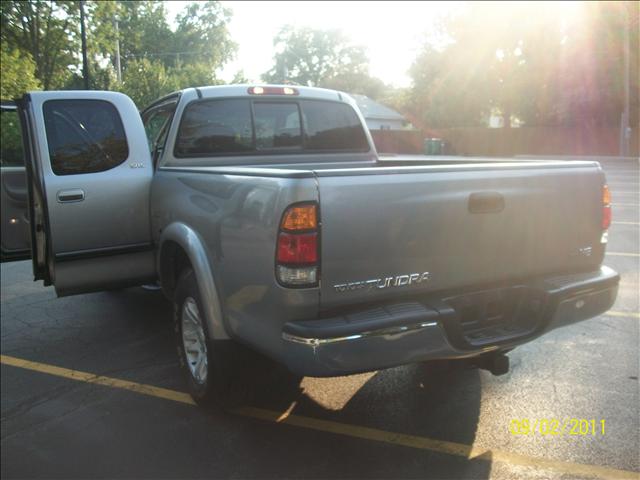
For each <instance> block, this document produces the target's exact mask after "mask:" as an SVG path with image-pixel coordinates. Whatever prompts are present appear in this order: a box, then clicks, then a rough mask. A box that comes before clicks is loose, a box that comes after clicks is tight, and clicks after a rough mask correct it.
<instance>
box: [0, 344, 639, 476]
mask: <svg viewBox="0 0 640 480" xmlns="http://www.w3.org/2000/svg"><path fill="white" fill-rule="evenodd" d="M0 360H1V363H2V364H3V365H10V366H12V367H18V368H23V369H26V370H31V371H35V372H40V373H46V374H49V375H55V376H58V377H63V378H66V379H69V380H76V381H80V382H86V383H91V384H96V385H103V386H106V387H111V388H119V389H123V390H129V391H131V392H135V393H139V394H142V395H149V396H152V397H158V398H162V399H165V400H172V401H174V402H179V403H185V404H188V405H195V402H194V401H193V400H192V398H191V397H190V396H189V395H188V394H186V393H184V392H178V391H175V390H169V389H166V388H161V387H155V386H153V385H146V384H143V383H136V382H131V381H129V380H121V379H118V378H112V377H105V376H103V375H94V374H92V373H87V372H80V371H78V370H71V369H68V368H63V367H57V366H54V365H48V364H44V363H39V362H32V361H30V360H24V359H21V358H16V357H12V356H9V355H0ZM290 410H291V409H289V410H288V411H286V412H284V413H281V412H276V411H273V410H266V409H263V408H256V407H241V408H236V409H233V410H231V411H230V413H234V414H236V415H241V416H243V417H250V418H255V419H259V420H264V421H267V422H272V423H281V424H286V425H292V426H296V427H301V428H306V429H309V430H316V431H321V432H326V433H333V434H336V435H344V436H347V437H352V438H359V439H363V440H370V441H376V442H382V443H387V444H391V445H397V446H403V447H408V448H415V449H419V450H429V451H432V452H438V453H444V454H448V455H454V456H458V457H463V458H466V459H469V460H472V459H484V460H487V461H491V462H493V461H497V462H503V463H509V464H514V465H519V466H524V467H532V468H536V469H549V470H555V471H559V472H562V473H565V474H568V475H577V476H584V475H586V476H595V477H601V478H611V479H638V478H639V476H640V474H639V473H638V472H631V471H627V470H618V469H615V468H608V467H601V466H599V465H585V464H581V463H572V462H563V461H558V460H547V459H545V458H537V457H529V456H526V455H521V454H518V453H510V452H505V451H501V450H492V449H487V448H483V447H475V446H472V445H465V444H463V443H456V442H448V441H445V440H435V439H432V438H427V437H420V436H417V435H407V434H404V433H396V432H388V431H385V430H380V429H377V428H369V427H362V426H359V425H352V424H348V423H340V422H334V421H330V420H321V419H318V418H311V417H305V416H302V415H296V414H291V413H290Z"/></svg>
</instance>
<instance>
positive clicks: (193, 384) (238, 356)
mask: <svg viewBox="0 0 640 480" xmlns="http://www.w3.org/2000/svg"><path fill="white" fill-rule="evenodd" d="M203 312H204V309H203V305H202V301H201V299H200V292H199V290H198V284H197V281H196V278H195V274H194V273H193V270H191V269H187V270H185V271H184V272H183V273H182V274H181V275H180V278H179V280H178V284H177V286H176V291H175V297H174V325H175V333H176V346H177V349H178V356H179V358H180V364H181V365H182V367H183V370H184V372H185V376H186V379H187V387H188V389H189V393H190V394H191V396H192V397H193V399H194V400H195V401H196V402H197V403H198V404H201V405H205V404H206V405H210V404H215V405H217V406H220V407H231V406H234V405H236V404H238V403H241V402H243V401H246V400H247V397H248V395H247V392H248V389H247V387H248V386H249V381H250V379H249V378H247V375H246V373H247V370H248V369H249V368H250V365H249V363H250V362H248V359H249V357H250V356H251V352H249V351H247V349H246V348H245V347H244V346H242V345H239V344H237V343H236V342H234V341H232V340H220V341H212V340H211V336H210V335H209V330H208V328H207V322H206V321H205V319H204V315H203Z"/></svg>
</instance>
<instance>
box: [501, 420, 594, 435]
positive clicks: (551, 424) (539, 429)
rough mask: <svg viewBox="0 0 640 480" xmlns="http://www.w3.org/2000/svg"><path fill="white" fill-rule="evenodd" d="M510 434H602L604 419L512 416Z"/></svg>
mask: <svg viewBox="0 0 640 480" xmlns="http://www.w3.org/2000/svg"><path fill="white" fill-rule="evenodd" d="M509 432H511V434H512V435H551V436H560V435H573V436H587V435H589V436H594V437H595V436H596V435H604V433H605V422H604V419H601V420H596V419H593V418H592V419H586V418H561V419H558V418H536V419H534V418H513V419H511V422H510V423H509Z"/></svg>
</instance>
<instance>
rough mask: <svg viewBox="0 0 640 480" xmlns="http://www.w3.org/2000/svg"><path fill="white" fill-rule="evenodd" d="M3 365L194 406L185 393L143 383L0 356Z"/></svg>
mask: <svg viewBox="0 0 640 480" xmlns="http://www.w3.org/2000/svg"><path fill="white" fill-rule="evenodd" d="M0 357H1V358H2V363H3V364H4V365H11V366H12V367H19V368H25V369H27V370H33V371H35V372H41V373H48V374H49V375H55V376H56V377H64V378H68V379H69V380H77V381H79V382H86V383H95V384H97V385H104V386H106V387H113V388H120V389H123V390H130V391H132V392H135V393H141V394H142V395H150V396H152V397H158V398H164V399H165V400H173V401H174V402H181V403H188V404H189V405H195V402H194V401H193V399H192V398H191V396H190V395H189V394H187V393H183V392H176V391H175V390H168V389H166V388H160V387H154V386H153V385H145V384H143V383H136V382H130V381H128V380H120V379H119V378H112V377H104V376H102V375H94V374H93V373H86V372H80V371H78V370H70V369H68V368H62V367H56V366H54V365H47V364H45V363H39V362H31V361H29V360H23V359H21V358H16V357H10V356H8V355H0Z"/></svg>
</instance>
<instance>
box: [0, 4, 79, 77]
mask: <svg viewBox="0 0 640 480" xmlns="http://www.w3.org/2000/svg"><path fill="white" fill-rule="evenodd" d="M0 15H1V17H2V20H1V22H2V23H1V25H2V29H1V30H0V38H1V40H2V43H3V44H6V45H7V46H8V48H10V49H20V50H22V51H24V52H28V53H29V54H30V55H31V58H33V60H34V62H35V75H36V78H38V80H40V82H42V86H43V87H44V88H45V89H52V88H60V87H61V86H62V85H64V83H65V82H66V81H67V80H68V78H69V76H70V71H69V68H68V67H69V66H70V65H75V64H76V63H77V59H76V57H75V55H76V54H77V52H78V51H79V28H78V25H79V20H78V18H79V17H78V16H79V10H78V4H77V2H72V1H56V2H54V1H44V0H29V1H2V2H0ZM3 73H4V72H3Z"/></svg>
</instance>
